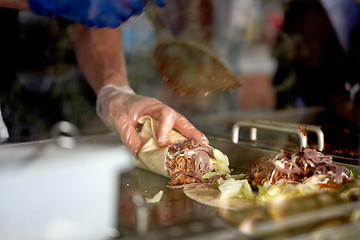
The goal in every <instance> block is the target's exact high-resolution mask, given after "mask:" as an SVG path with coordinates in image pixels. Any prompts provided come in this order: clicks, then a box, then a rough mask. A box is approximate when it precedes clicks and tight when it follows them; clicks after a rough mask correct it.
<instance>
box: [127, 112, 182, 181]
mask: <svg viewBox="0 0 360 240" xmlns="http://www.w3.org/2000/svg"><path fill="white" fill-rule="evenodd" d="M138 122H139V123H140V124H142V125H143V126H142V129H141V132H140V138H141V142H142V144H143V145H142V147H141V149H140V151H139V154H138V156H135V157H134V158H133V162H134V165H135V166H137V167H139V168H143V169H145V170H148V171H152V172H154V173H157V174H160V175H163V176H165V177H169V174H168V172H167V170H166V157H167V153H168V149H169V147H160V146H159V145H158V143H157V140H156V133H157V132H158V129H159V122H158V121H157V120H155V119H153V118H151V117H150V116H147V115H146V116H143V117H141V118H139V120H138ZM184 139H186V138H185V137H184V136H183V135H182V134H180V133H179V132H177V131H175V130H171V132H170V143H171V144H174V143H177V142H180V141H182V140H184Z"/></svg>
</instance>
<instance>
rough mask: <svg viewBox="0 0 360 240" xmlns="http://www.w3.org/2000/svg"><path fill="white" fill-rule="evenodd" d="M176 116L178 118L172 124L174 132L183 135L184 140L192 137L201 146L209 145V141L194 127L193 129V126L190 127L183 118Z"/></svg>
mask: <svg viewBox="0 0 360 240" xmlns="http://www.w3.org/2000/svg"><path fill="white" fill-rule="evenodd" d="M178 115H179V117H178V118H177V119H176V121H175V124H174V129H175V130H177V131H178V132H180V133H182V135H184V136H185V137H186V138H191V137H193V138H195V139H196V140H198V141H199V142H201V143H203V144H206V145H208V144H209V140H208V139H207V137H206V136H205V134H203V133H202V132H200V131H199V130H197V129H196V127H194V125H192V124H191V123H190V122H189V121H188V120H187V119H186V118H185V117H184V116H182V115H180V114H178Z"/></svg>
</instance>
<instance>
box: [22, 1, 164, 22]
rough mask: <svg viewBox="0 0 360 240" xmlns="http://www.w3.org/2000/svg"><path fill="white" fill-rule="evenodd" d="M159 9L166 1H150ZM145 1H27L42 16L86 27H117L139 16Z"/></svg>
mask: <svg viewBox="0 0 360 240" xmlns="http://www.w3.org/2000/svg"><path fill="white" fill-rule="evenodd" d="M151 1H152V2H153V3H154V4H156V5H157V6H159V7H163V6H165V1H166V0H151ZM145 3H146V0H29V5H30V8H31V10H32V11H33V12H34V13H36V14H39V15H43V16H48V17H52V16H58V17H63V18H66V19H68V20H70V21H74V22H78V23H82V24H84V25H85V26H87V27H92V26H96V27H112V28H115V27H118V26H119V25H120V24H121V23H122V22H124V21H126V20H127V19H128V18H130V17H131V16H132V15H139V14H140V13H142V11H143V10H144V7H145Z"/></svg>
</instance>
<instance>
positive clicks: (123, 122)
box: [96, 85, 209, 155]
mask: <svg viewBox="0 0 360 240" xmlns="http://www.w3.org/2000/svg"><path fill="white" fill-rule="evenodd" d="M96 112H97V114H98V116H99V117H100V118H101V119H102V120H103V121H104V122H105V123H106V124H107V125H108V126H109V127H111V128H112V129H114V130H115V131H117V132H118V133H119V134H120V137H121V140H122V141H123V143H124V144H125V145H126V146H127V147H128V148H129V150H130V151H132V153H133V154H135V155H136V154H137V153H138V152H139V150H140V148H141V146H142V143H141V140H140V137H139V135H138V132H137V130H136V126H137V124H138V122H137V120H138V119H139V118H140V117H142V116H143V115H149V116H151V117H153V118H155V119H157V120H158V121H159V126H160V127H159V132H158V133H157V140H158V144H159V145H160V146H166V145H168V144H169V136H170V131H171V130H172V129H175V130H177V131H178V132H180V133H181V134H183V135H184V136H185V137H188V138H189V137H194V138H196V139H197V140H198V141H200V142H202V143H204V144H209V141H208V139H207V138H206V137H205V135H204V134H203V133H201V132H200V131H198V130H197V129H196V128H195V127H194V126H193V125H192V124H191V123H190V122H189V121H188V120H187V119H186V118H185V117H184V116H182V115H180V114H179V113H177V112H176V111H175V110H173V109H172V108H170V107H169V106H167V105H165V104H163V103H162V102H160V101H159V100H157V99H155V98H150V97H144V96H140V95H136V94H135V93H134V91H133V90H132V89H131V88H130V87H128V86H123V87H119V86H115V85H106V86H104V87H102V88H101V89H100V91H99V94H98V97H97V103H96Z"/></svg>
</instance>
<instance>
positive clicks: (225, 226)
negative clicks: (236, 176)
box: [118, 136, 360, 239]
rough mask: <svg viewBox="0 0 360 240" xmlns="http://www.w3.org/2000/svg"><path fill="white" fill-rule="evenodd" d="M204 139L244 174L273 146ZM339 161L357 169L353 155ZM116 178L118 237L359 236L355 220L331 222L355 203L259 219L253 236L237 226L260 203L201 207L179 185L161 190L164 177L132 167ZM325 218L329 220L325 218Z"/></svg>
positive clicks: (359, 164) (358, 163) (354, 207)
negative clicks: (240, 208)
mask: <svg viewBox="0 0 360 240" xmlns="http://www.w3.org/2000/svg"><path fill="white" fill-rule="evenodd" d="M209 139H210V144H211V145H212V146H213V147H215V148H218V149H220V150H221V151H222V152H224V153H225V154H226V155H228V157H229V159H230V165H231V168H233V169H234V173H248V172H250V170H251V163H252V161H254V160H255V159H258V158H261V157H264V156H269V155H274V154H277V151H275V150H271V149H266V148H261V147H259V145H258V143H256V141H255V142H254V141H250V142H247V143H245V142H243V141H241V142H240V143H237V144H235V143H234V142H233V141H232V140H231V139H223V138H218V137H215V136H209ZM295 146H298V145H296V144H295ZM334 160H335V161H336V158H335V159H334ZM340 160H343V159H340ZM340 164H343V165H346V166H348V167H351V168H353V169H355V170H356V171H357V172H358V173H360V161H358V159H356V158H354V159H346V162H345V161H342V163H340ZM119 177H120V183H121V186H120V188H119V201H118V204H119V205H118V209H119V210H118V230H119V233H120V236H119V239H278V238H282V239H329V234H328V233H333V232H339V231H340V232H341V234H342V235H341V236H339V237H340V238H339V239H344V237H346V239H356V238H357V236H358V234H359V229H360V225H359V222H355V223H351V224H350V223H347V222H341V223H340V222H338V220H337V218H338V217H339V218H341V217H343V216H345V215H346V216H347V215H348V214H352V213H353V211H359V209H360V203H359V202H355V203H351V204H350V205H345V204H338V205H336V207H334V206H332V208H331V207H329V208H321V209H318V210H317V211H315V210H314V211H308V212H306V215H300V214H298V215H293V216H291V217H289V218H287V219H286V221H285V222H284V221H280V222H279V221H275V220H274V219H267V220H266V221H260V222H259V224H258V225H257V226H256V228H255V229H256V231H257V233H259V234H257V233H254V232H248V231H244V230H243V229H241V228H240V227H239V226H240V225H241V224H244V222H243V221H244V220H246V219H247V217H248V216H249V215H251V216H253V215H254V214H255V215H256V214H263V211H264V207H263V206H257V207H254V208H248V209H244V210H243V211H229V210H224V209H219V208H215V207H211V206H207V205H203V204H200V203H198V202H196V201H193V200H191V199H189V198H187V197H186V196H185V194H184V193H183V191H182V190H181V189H170V188H167V187H166V185H167V183H168V179H167V178H165V177H162V176H160V175H157V174H154V173H151V172H148V171H145V170H142V169H138V168H135V169H133V170H132V171H129V172H126V173H122V174H121V175H120V176H119ZM160 190H162V191H164V195H163V197H162V199H161V201H160V202H158V203H147V202H146V201H145V199H146V198H151V197H153V196H154V195H155V194H156V193H158V192H159V191H160ZM358 214H360V212H358ZM339 215H340V216H339ZM309 219H312V220H313V221H312V222H311V223H310V225H309V226H308V225H307V227H306V228H303V230H302V231H298V232H289V231H290V230H291V229H292V227H294V226H297V225H301V226H302V225H306V223H307V222H309ZM329 219H331V220H334V219H335V220H334V221H330V222H329V221H327V220H329ZM286 223H287V224H288V225H286ZM290 223H292V224H293V225H289V224H290ZM326 224H332V225H331V227H330V228H326V230H322V228H321V227H322V226H323V225H326ZM283 229H286V231H283ZM279 234H281V235H279ZM332 236H334V235H332ZM332 239H333V238H332ZM335 239H336V238H335Z"/></svg>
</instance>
